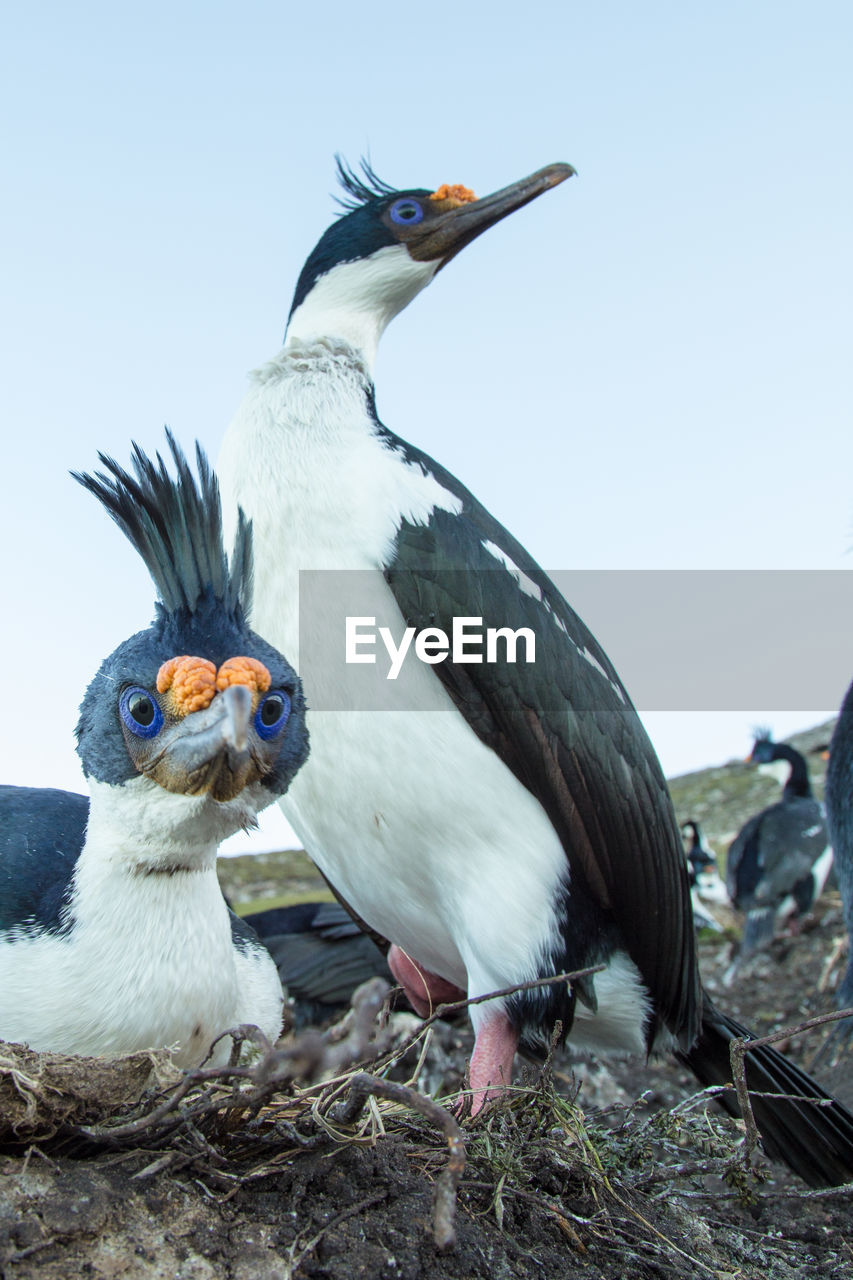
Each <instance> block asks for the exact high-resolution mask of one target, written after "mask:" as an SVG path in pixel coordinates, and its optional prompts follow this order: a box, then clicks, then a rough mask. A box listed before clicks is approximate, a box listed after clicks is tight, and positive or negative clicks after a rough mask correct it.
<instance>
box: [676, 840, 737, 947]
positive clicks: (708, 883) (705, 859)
mask: <svg viewBox="0 0 853 1280" xmlns="http://www.w3.org/2000/svg"><path fill="white" fill-rule="evenodd" d="M681 834H682V835H683V836H685V835H686V837H687V839H688V841H689V843H688V846H687V849H686V851H685V852H686V856H687V879H688V883H689V885H690V902H691V905H692V907H693V920H694V922H695V924H696V928H697V929H711V930H712V931H713V932H714V933H721V932H722V928H723V926H722V925H721V924H720V922H719V920H717V919H715V917H714V916H713V915H711V914H710V912H708V911H707V910H706V909H705V903H710V902H717V903H720V902H727V901H728V895H727V894H726V887H725V885H724V884H723V882H722V880H721V879H720V873H719V872H718V870H717V859H716V858H715V857H714V855H713V853H711V851H710V849H708V848H706V846H705V844H704V837H703V835H702V828H701V827H700V826H699V823H698V822H696V821H695V819H693V818H688V820H687V822H683V823H682V824H681Z"/></svg>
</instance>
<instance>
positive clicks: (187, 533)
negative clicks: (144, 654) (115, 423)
mask: <svg viewBox="0 0 853 1280" xmlns="http://www.w3.org/2000/svg"><path fill="white" fill-rule="evenodd" d="M166 439H167V440H168V443H169V448H170V449H171V452H172V458H173V459H174V463H175V469H176V471H177V478H176V479H173V478H172V476H170V475H169V472H168V470H167V468H166V464H165V462H164V461H163V459H162V457H161V456H160V454H159V453H158V454H157V455H156V462H152V460H151V459H150V458H149V457H147V456H146V454H144V453H143V452H142V450H141V449H140V447H139V445H137V444H135V443H134V445H133V457H132V463H133V470H134V471H135V472H136V476H135V478H134V476H133V475H131V474H130V472H129V471H125V470H124V468H123V467H121V466H119V464H118V463H117V462H116V461H115V460H114V459H113V458H110V457H108V455H107V454H104V453H100V454H98V457H99V458H100V460H101V463H102V464H103V465H104V467H106V469H107V471H108V472H109V475H106V474H104V472H101V471H96V472H95V473H94V475H89V474H87V473H85V472H79V471H72V472H71V474H72V476H73V477H74V479H75V480H77V481H79V483H80V484H82V485H83V487H84V488H86V489H88V490H89V492H90V493H93V494H94V495H95V497H96V498H97V499H98V501H99V502H102V503H103V505H104V506H105V507H106V509H107V511H109V513H110V515H111V516H112V518H113V519H114V520H115V522H116V524H117V525H118V526H119V528H120V529H121V530H122V531H123V533H124V534H125V535H126V536H127V538H128V539H129V540H130V541H131V542H132V543H133V545H134V547H135V548H136V550H137V551H138V552H139V554H140V555H141V556H142V559H143V560H144V561H145V565H146V568H147V569H148V572H149V573H150V574H151V577H152V579H153V580H154V586H155V587H156V588H157V593H158V595H159V596H160V599H161V600H162V602H163V606H164V608H165V609H166V611H167V612H168V613H176V612H177V611H178V610H180V609H186V610H188V611H189V612H190V613H193V612H194V611H195V609H196V607H197V605H198V604H199V601H200V600H201V599H202V597H203V596H208V597H209V596H210V595H211V594H212V595H213V597H214V599H215V600H217V601H218V602H219V603H220V604H221V605H222V606H223V608H224V609H225V612H226V613H227V614H228V615H229V616H230V617H235V616H236V615H237V614H238V613H248V611H249V607H250V605H251V595H252V529H251V525H250V524H249V522H248V521H247V520H246V517H245V516H244V515H243V512H242V511H240V512H239V515H238V523H237V537H236V539H235V542H234V551H233V553H232V555H231V560H230V564H229V561H228V557H227V556H226V554H225V546H224V542H223V537H222V507H221V504H220V500H219V485H218V483H217V480H216V476H215V475H214V474H213V471H212V470H211V467H210V463H209V462H208V460H207V457H206V455H205V454H204V452H203V450H202V448H201V445H199V444H198V443H196V469H197V471H198V481H197V482H196V480H195V478H194V477H193V474H192V471H191V470H190V467H189V464H188V463H187V460H186V458H185V457H184V454H183V452H182V450H181V448H180V446H179V445H178V444H177V442H176V440H175V438H174V436H173V435H172V433H171V431H169V429H168V427H167V428H166Z"/></svg>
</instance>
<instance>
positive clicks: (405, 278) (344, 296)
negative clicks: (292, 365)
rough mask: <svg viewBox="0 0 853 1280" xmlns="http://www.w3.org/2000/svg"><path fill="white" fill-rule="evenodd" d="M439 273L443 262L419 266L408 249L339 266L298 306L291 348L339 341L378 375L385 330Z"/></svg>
mask: <svg viewBox="0 0 853 1280" xmlns="http://www.w3.org/2000/svg"><path fill="white" fill-rule="evenodd" d="M437 269H438V263H437V262H416V261H415V260H414V259H413V258H411V257H410V256H409V252H408V250H407V249H406V248H405V247H404V246H403V245H391V246H387V247H385V248H383V249H379V250H378V251H377V252H376V253H373V254H371V255H370V257H368V258H359V259H358V260H357V261H355V262H340V263H338V264H337V266H334V267H332V269H331V270H330V271H327V272H325V274H324V275H321V276H319V277H318V278H317V280H316V281H315V282H314V284H313V287H312V288H311V289H310V290H309V292H308V293H307V294H306V295H305V297H304V298H303V300H302V301H301V302H300V303H299V305H298V306H295V307H294V309H293V311H292V312H291V315H290V319H289V321H288V325H287V332H286V334H285V349H286V350H287V349H288V348H289V347H290V346H291V345H292V344H294V343H311V342H316V341H317V340H323V339H339V340H341V341H343V342H346V343H348V344H349V346H350V347H353V348H354V349H355V350H356V351H357V352H358V353H359V355H360V357H361V359H362V360H363V362H364V364H365V365H366V367H367V369H368V370H369V371H372V369H373V365H374V362H375V360H376V351H377V348H378V346H379V339H380V338H381V337H382V334H383V333H384V332H385V329H386V328H387V327H388V325H389V324H390V322H391V321H392V320H393V319H394V317H395V316H396V315H398V314H399V312H400V311H402V310H403V308H404V307H407V306H408V305H409V303H410V302H411V301H412V299H413V298H415V297H416V296H417V295H418V294H419V293H420V292H421V290H422V289H424V288H426V286H427V285H428V284H429V282H430V281H431V280H432V278H433V276H434V275H435V273H436V271H437Z"/></svg>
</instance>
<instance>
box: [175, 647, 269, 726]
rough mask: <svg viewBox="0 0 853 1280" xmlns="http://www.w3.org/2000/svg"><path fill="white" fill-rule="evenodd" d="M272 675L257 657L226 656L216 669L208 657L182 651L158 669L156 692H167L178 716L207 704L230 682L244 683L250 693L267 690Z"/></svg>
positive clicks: (188, 713) (198, 709) (187, 713)
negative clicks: (193, 655)
mask: <svg viewBox="0 0 853 1280" xmlns="http://www.w3.org/2000/svg"><path fill="white" fill-rule="evenodd" d="M271 683H272V679H271V676H270V673H269V671H267V669H266V667H265V666H264V664H263V663H262V662H259V661H258V660H257V658H241V657H237V658H228V660H227V661H226V662H223V664H222V666H221V667H220V668H219V671H218V672H217V670H216V667H215V666H214V665H213V663H212V662H211V661H210V660H209V659H208V658H196V657H192V656H190V655H189V654H184V655H183V656H182V657H179V658H170V659H169V661H168V662H164V663H163V665H162V667H161V668H160V670H159V671H158V672H157V692H158V693H168V695H169V701H170V703H171V707H170V710H171V711H172V713H173V714H174V715H177V716H188V715H190V714H191V713H192V712H193V711H203V710H204V709H205V707H209V706H210V704H211V702H212V701H213V699H214V697H215V695H216V694H217V693H218V692H221V691H222V690H223V689H227V688H228V687H229V685H232V684H244V685H247V686H248V688H250V689H251V690H252V692H253V693H266V691H267V689H268V688H269V687H270V684H271Z"/></svg>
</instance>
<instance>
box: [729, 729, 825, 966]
mask: <svg viewBox="0 0 853 1280" xmlns="http://www.w3.org/2000/svg"><path fill="white" fill-rule="evenodd" d="M749 758H750V760H751V761H752V762H753V763H755V764H770V763H773V762H775V761H784V762H785V763H787V764H788V765H789V766H790V770H789V774H788V779H787V781H786V783H785V786H784V788H783V790H782V799H781V800H780V801H778V803H776V804H773V805H769V806H768V807H767V808H766V809H762V811H761V812H760V813H757V814H756V815H755V817H753V818H750V819H749V821H748V822H747V823H745V825H744V826H743V827H742V828H741V830H740V831H739V832H738V834H737V835H736V836H735V838H734V840H733V841H732V843H731V845H730V846H729V852H728V857H727V860H726V887H727V888H728V891H729V896H730V898H731V900H732V902H733V903H734V905H735V906H736V907H737V908H738V910H739V911H743V912H745V914H746V922H745V925H744V931H743V939H742V941H741V946H740V952H739V954H738V957H737V960H736V963H740V962H741V961H743V960H745V959H746V957H747V956H749V955H751V954H752V953H753V952H755V951H758V950H760V949H761V948H762V947H766V946H768V944H769V943H770V942H771V941H772V939H773V937H774V935H775V934H776V933H778V932H779V931H780V930H781V929H782V927H783V926H784V924H785V922H786V921H788V920H791V919H798V918H799V917H800V916H803V915H805V914H806V912H808V911H809V910H810V909H811V907H812V904H813V903H814V902H815V900H816V899H817V898H818V897H819V896H820V893H821V891H822V889H823V886H824V884H825V883H826V877H827V876H828V875H829V871H830V868H831V866H832V847H831V845H830V843H829V836H828V833H827V829H826V821H825V818H824V813H823V807H822V805H821V804H820V803H819V801H818V800H816V799H815V797H814V795H813V794H812V787H811V781H810V779H809V771H808V765H807V764H806V760H805V757H804V756H803V755H802V754H801V753H800V752H799V751H797V750H795V748H794V747H791V746H789V745H788V744H787V743H784V742H774V741H773V740H772V738H771V737H770V735H769V734H768V733H766V732H762V733H761V734H759V735H758V736H757V737H756V739H755V742H754V745H753V748H752V753H751V755H750V757H749ZM732 972H733V971H732V970H729V978H731V976H732Z"/></svg>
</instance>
